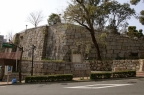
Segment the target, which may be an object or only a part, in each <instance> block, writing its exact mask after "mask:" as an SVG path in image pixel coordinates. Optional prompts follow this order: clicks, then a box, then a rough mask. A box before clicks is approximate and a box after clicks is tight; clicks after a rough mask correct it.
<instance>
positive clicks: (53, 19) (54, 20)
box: [48, 13, 61, 25]
mask: <svg viewBox="0 0 144 95" xmlns="http://www.w3.org/2000/svg"><path fill="white" fill-rule="evenodd" d="M57 23H61V18H60V16H59V15H58V14H55V13H52V14H51V15H50V16H49V18H48V24H49V25H54V24H57Z"/></svg>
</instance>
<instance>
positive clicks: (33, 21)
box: [27, 11, 44, 27]
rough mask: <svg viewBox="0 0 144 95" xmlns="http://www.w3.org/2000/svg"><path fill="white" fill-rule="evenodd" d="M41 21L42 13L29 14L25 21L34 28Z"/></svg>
mask: <svg viewBox="0 0 144 95" xmlns="http://www.w3.org/2000/svg"><path fill="white" fill-rule="evenodd" d="M43 19H44V16H43V15H42V11H38V12H32V13H30V15H29V17H28V18H27V21H28V22H29V23H31V24H33V25H34V26H35V27H37V26H38V24H39V23H40V22H42V21H43Z"/></svg>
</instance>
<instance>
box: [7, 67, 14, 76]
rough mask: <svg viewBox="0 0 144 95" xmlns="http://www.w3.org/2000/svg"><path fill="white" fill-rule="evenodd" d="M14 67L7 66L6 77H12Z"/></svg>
mask: <svg viewBox="0 0 144 95" xmlns="http://www.w3.org/2000/svg"><path fill="white" fill-rule="evenodd" d="M12 68H13V66H5V75H10V74H11V73H12Z"/></svg>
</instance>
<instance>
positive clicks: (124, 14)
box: [64, 0, 135, 60]
mask: <svg viewBox="0 0 144 95" xmlns="http://www.w3.org/2000/svg"><path fill="white" fill-rule="evenodd" d="M118 8H119V10H118ZM115 10H117V11H115ZM132 15H135V10H134V9H131V8H130V6H129V4H127V3H126V4H122V5H121V4H120V3H118V2H117V1H113V0H72V3H71V4H69V6H68V7H67V9H66V11H65V12H64V18H65V19H66V20H67V22H69V23H77V24H79V25H80V26H83V27H85V28H86V29H87V30H88V31H89V33H90V35H91V39H92V42H93V44H94V46H95V48H96V52H97V59H98V60H101V59H102V58H101V55H100V49H99V45H98V42H97V39H96V37H95V31H97V32H101V31H103V30H104V29H105V25H106V24H107V22H108V21H109V20H111V22H110V23H109V26H110V25H111V28H115V29H116V28H117V27H121V26H120V25H123V24H122V23H123V22H124V21H126V20H127V19H129V18H130V17H131V16H132Z"/></svg>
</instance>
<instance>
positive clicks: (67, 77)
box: [25, 74, 73, 83]
mask: <svg viewBox="0 0 144 95" xmlns="http://www.w3.org/2000/svg"><path fill="white" fill-rule="evenodd" d="M72 79H73V75H71V74H61V75H48V76H29V77H25V83H31V82H51V81H71V80H72Z"/></svg>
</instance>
